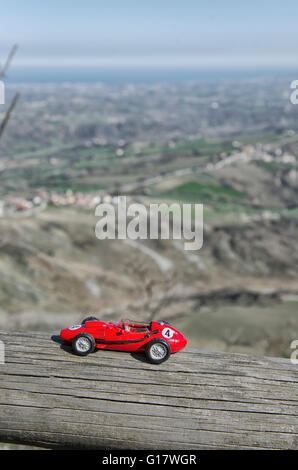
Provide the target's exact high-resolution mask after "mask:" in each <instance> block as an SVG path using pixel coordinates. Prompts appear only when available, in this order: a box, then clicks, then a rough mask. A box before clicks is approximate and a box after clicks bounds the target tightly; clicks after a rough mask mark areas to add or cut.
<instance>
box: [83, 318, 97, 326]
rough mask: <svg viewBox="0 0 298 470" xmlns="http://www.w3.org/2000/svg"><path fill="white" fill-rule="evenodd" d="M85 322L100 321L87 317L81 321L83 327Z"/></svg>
mask: <svg viewBox="0 0 298 470" xmlns="http://www.w3.org/2000/svg"><path fill="white" fill-rule="evenodd" d="M87 321H100V320H99V318H97V317H87V318H84V320H83V321H82V325H85V323H86V322H87Z"/></svg>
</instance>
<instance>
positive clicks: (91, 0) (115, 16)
mask: <svg viewBox="0 0 298 470" xmlns="http://www.w3.org/2000/svg"><path fill="white" fill-rule="evenodd" d="M0 21H1V29H0V38H1V41H0V42H1V44H0V54H1V56H4V54H5V52H6V51H7V50H8V48H9V47H10V46H11V45H12V44H13V43H14V42H17V43H18V44H19V45H20V50H19V53H18V60H17V62H18V64H19V65H24V64H32V65H41V64H44V65H59V64H63V65H67V64H69V65H85V64H88V65H93V64H94V65H97V64H106V65H122V64H124V65H138V66H146V65H147V66H149V65H167V64H168V65H179V66H183V65H204V64H208V65H222V64H226V65H279V64H280V65H293V66H294V67H297V64H298V1H297V0H296V1H294V0H282V1H281V0H271V1H270V0H263V1H262V0H259V1H257V0H249V1H245V0H242V1H239V0H238V1H236V0H235V1H234V0H209V1H208V0H206V1H204V0H203V1H200V0H138V1H136V0H106V1H104V0H9V1H6V0H2V1H1V16H0Z"/></svg>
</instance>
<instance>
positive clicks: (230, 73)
mask: <svg viewBox="0 0 298 470" xmlns="http://www.w3.org/2000/svg"><path fill="white" fill-rule="evenodd" d="M277 77H278V78H283V77H284V78H285V77H290V79H293V80H295V79H298V68H297V69H296V70H293V69H292V70H291V69H284V68H283V69H273V68H272V69H270V68H264V69H262V68H257V69H250V68H239V69H232V68H218V69H216V68H210V69H207V68H174V67H170V68H142V67H141V68H131V67H129V68H124V67H121V68H116V67H110V68H105V67H53V68H51V67H16V66H14V67H12V68H11V70H10V71H9V73H8V75H7V77H6V82H7V83H11V84H13V83H18V84H19V83H26V84H30V83H56V84H61V83H64V82H70V83H96V82H104V83H110V84H125V83H159V82H166V83H181V82H192V81H193V82H209V83H210V82H218V81H234V80H235V81H238V80H249V79H261V78H267V79H270V78H277Z"/></svg>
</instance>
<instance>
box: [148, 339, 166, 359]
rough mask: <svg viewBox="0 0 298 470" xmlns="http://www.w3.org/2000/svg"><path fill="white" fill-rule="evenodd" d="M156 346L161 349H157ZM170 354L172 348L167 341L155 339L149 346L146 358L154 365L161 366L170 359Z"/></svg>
mask: <svg viewBox="0 0 298 470" xmlns="http://www.w3.org/2000/svg"><path fill="white" fill-rule="evenodd" d="M154 346H155V347H154ZM156 346H159V347H158V348H156ZM159 353H160V354H159ZM170 354H171V348H170V345H169V343H168V342H167V341H166V340H165V339H162V338H154V339H152V340H151V341H150V342H149V343H148V344H147V347H146V357H147V359H148V361H149V362H151V363H152V364H161V363H162V362H164V361H166V360H167V359H168V358H169V356H170Z"/></svg>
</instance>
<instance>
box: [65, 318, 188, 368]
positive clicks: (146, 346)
mask: <svg viewBox="0 0 298 470" xmlns="http://www.w3.org/2000/svg"><path fill="white" fill-rule="evenodd" d="M60 337H61V339H62V340H64V341H66V342H67V343H71V344H72V348H73V350H74V352H75V353H76V354H78V355H80V356H86V355H87V354H89V353H90V352H93V351H94V350H95V348H98V349H113V350H117V351H129V352H134V351H138V352H144V353H145V354H146V356H147V359H148V360H149V361H150V362H152V363H154V364H160V363H161V362H164V361H165V360H166V359H168V357H169V356H170V354H171V353H176V352H178V351H180V350H181V349H183V348H184V347H185V346H186V344H187V341H186V338H185V337H184V336H183V334H182V333H180V332H179V331H178V330H176V329H175V328H173V327H172V326H170V325H169V324H167V323H166V322H164V321H152V322H150V323H141V322H135V321H131V320H120V321H119V322H118V323H113V322H109V323H106V322H103V321H100V320H98V319H97V318H96V317H88V318H85V319H84V320H83V321H82V324H81V325H74V326H71V327H70V328H65V329H63V330H61V332H60Z"/></svg>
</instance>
